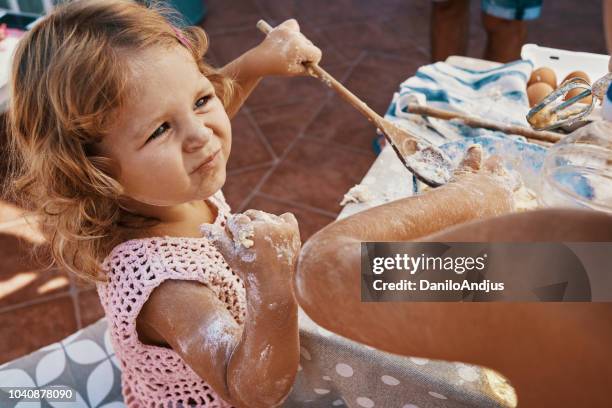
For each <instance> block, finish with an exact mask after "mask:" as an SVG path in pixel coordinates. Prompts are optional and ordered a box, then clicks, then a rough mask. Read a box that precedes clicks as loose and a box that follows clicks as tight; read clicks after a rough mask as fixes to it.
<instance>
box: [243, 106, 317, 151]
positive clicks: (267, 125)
mask: <svg viewBox="0 0 612 408" xmlns="http://www.w3.org/2000/svg"><path fill="white" fill-rule="evenodd" d="M320 108H321V106H320V103H319V102H318V101H317V100H314V99H309V100H306V99H304V100H300V101H298V102H294V103H289V104H287V105H282V106H278V107H264V108H261V109H258V110H254V111H253V112H252V115H253V118H254V119H255V122H257V125H258V126H259V129H260V130H261V132H262V133H263V135H264V137H265V138H266V139H267V140H268V142H269V143H270V145H271V146H272V148H273V149H274V152H275V153H276V155H277V156H279V157H280V156H281V155H282V154H283V153H284V152H285V150H286V149H287V147H288V146H289V145H290V143H291V142H292V141H293V140H295V139H296V138H297V137H298V136H299V135H300V134H301V133H302V131H303V130H304V128H305V127H306V126H307V125H308V124H309V123H310V122H311V121H312V119H313V118H314V116H315V114H316V113H317V112H318V111H319V109H320Z"/></svg>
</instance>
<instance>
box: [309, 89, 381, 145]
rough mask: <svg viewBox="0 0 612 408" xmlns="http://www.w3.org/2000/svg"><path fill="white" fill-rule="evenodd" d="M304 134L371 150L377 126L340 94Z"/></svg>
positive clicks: (325, 107)
mask: <svg viewBox="0 0 612 408" xmlns="http://www.w3.org/2000/svg"><path fill="white" fill-rule="evenodd" d="M381 113H382V112H381ZM304 136H305V137H306V138H317V139H323V140H326V141H329V142H333V143H334V144H337V145H340V146H350V147H352V148H355V149H361V150H363V151H364V152H371V151H372V141H373V140H374V138H375V137H376V128H375V127H374V126H372V124H371V123H370V122H368V120H367V119H366V118H364V117H363V116H362V115H361V114H360V113H359V112H357V111H356V110H355V109H354V108H352V107H351V106H350V105H348V104H347V103H346V102H344V100H342V99H341V98H340V97H339V96H336V95H334V96H333V97H332V98H331V99H330V100H329V101H328V102H327V103H326V104H325V105H324V106H323V109H321V111H320V112H319V113H318V114H317V116H316V117H315V118H314V119H313V120H312V121H311V122H310V124H309V125H308V127H307V128H306V129H305V130H304Z"/></svg>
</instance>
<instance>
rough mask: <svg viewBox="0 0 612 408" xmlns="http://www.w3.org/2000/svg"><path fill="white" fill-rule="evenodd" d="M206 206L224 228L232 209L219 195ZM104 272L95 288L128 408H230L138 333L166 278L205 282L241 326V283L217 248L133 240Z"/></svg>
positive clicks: (202, 242) (196, 241)
mask: <svg viewBox="0 0 612 408" xmlns="http://www.w3.org/2000/svg"><path fill="white" fill-rule="evenodd" d="M208 201H209V202H210V203H212V204H213V205H214V206H215V207H216V208H217V218H216V220H215V224H218V225H220V226H224V225H225V222H226V220H227V217H228V215H229V213H230V209H229V206H228V205H227V203H226V202H225V199H224V198H223V195H222V193H221V192H220V191H219V192H218V193H217V194H215V195H214V196H213V197H211V198H210V199H209V200H208ZM103 267H104V270H105V271H106V274H107V276H108V281H107V282H104V283H101V284H98V294H99V295H100V300H101V303H102V306H103V308H104V311H105V313H106V317H107V319H108V325H109V329H110V334H111V341H112V343H113V347H114V349H115V353H116V356H117V358H118V359H119V362H120V365H121V368H122V371H123V373H122V390H123V396H124V399H125V404H126V405H127V407H128V408H136V407H138V408H144V407H162V406H163V407H230V406H231V405H230V404H228V403H227V402H225V401H223V400H222V399H221V398H220V397H219V396H218V395H217V394H216V393H215V392H214V391H213V390H212V389H211V388H210V386H209V385H208V384H207V383H206V382H204V381H203V380H202V379H201V378H200V377H199V376H198V375H197V374H196V373H195V372H194V371H193V370H192V369H191V368H190V367H189V366H188V365H187V364H186V363H185V361H184V360H183V359H182V358H181V357H180V356H179V355H178V354H177V353H176V352H175V351H174V350H172V349H169V348H165V347H158V346H151V345H146V344H143V343H141V342H140V340H139V339H138V334H137V332H136V318H137V317H138V313H139V312H140V310H141V308H142V306H143V305H144V303H145V302H146V301H147V299H148V298H149V295H150V294H151V293H152V292H153V290H154V289H155V288H156V287H157V286H159V285H160V284H161V283H162V282H164V281H165V280H166V279H177V280H178V279H183V280H195V281H198V282H201V283H203V284H204V285H206V286H208V287H209V288H210V289H211V290H212V291H213V292H214V293H215V294H216V295H217V297H218V298H219V300H220V301H221V302H224V303H225V304H226V305H227V309H228V310H229V311H230V312H231V314H232V315H233V317H234V319H236V322H238V323H239V324H241V325H242V324H243V322H244V319H245V315H246V292H245V288H244V284H243V283H242V281H241V280H240V279H239V278H238V276H236V275H235V274H234V272H232V270H231V269H230V267H229V266H228V265H227V264H226V263H225V260H224V259H223V257H222V256H221V254H220V253H219V252H218V251H217V250H216V248H215V247H214V246H213V245H212V244H210V243H209V242H208V240H207V239H206V238H204V237H202V238H192V237H184V238H183V237H168V236H164V237H153V238H144V239H132V240H129V241H126V242H123V243H121V244H119V245H117V246H116V247H115V248H113V250H112V251H111V253H110V254H109V255H108V256H107V257H106V258H105V259H104V262H103Z"/></svg>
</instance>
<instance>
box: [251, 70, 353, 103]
mask: <svg viewBox="0 0 612 408" xmlns="http://www.w3.org/2000/svg"><path fill="white" fill-rule="evenodd" d="M325 69H326V70H327V72H329V74H330V75H333V76H334V77H335V78H337V79H338V80H339V81H340V80H341V79H342V78H343V77H344V75H345V73H346V72H347V71H348V69H349V66H348V65H347V64H341V65H334V66H330V67H327V66H326V67H325ZM330 92H331V91H330V89H329V88H328V87H327V86H326V85H325V84H323V83H321V82H320V81H319V80H317V79H315V78H310V77H266V78H264V79H263V80H262V81H261V82H260V83H259V85H258V86H257V88H255V90H254V91H253V93H252V94H251V95H250V96H249V98H248V99H247V102H246V104H247V106H249V107H250V108H252V109H259V108H262V107H266V106H279V105H284V104H287V103H291V102H297V101H308V102H310V103H317V102H322V101H323V100H325V98H326V96H327V95H329V94H330Z"/></svg>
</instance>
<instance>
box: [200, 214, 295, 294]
mask: <svg viewBox="0 0 612 408" xmlns="http://www.w3.org/2000/svg"><path fill="white" fill-rule="evenodd" d="M202 232H203V233H204V235H205V237H206V238H208V239H209V240H210V241H211V242H212V243H213V244H214V245H215V246H216V247H217V249H218V250H219V251H220V252H221V254H222V255H223V257H224V258H225V261H226V262H227V263H228V264H229V266H230V267H231V268H232V270H234V271H235V272H236V273H237V274H238V275H239V276H240V277H241V278H242V279H243V281H244V283H245V285H246V286H247V288H249V287H250V286H251V287H253V286H256V287H258V288H260V289H268V288H269V289H275V288H278V289H281V288H283V289H286V288H287V287H288V286H289V287H290V285H291V280H292V278H293V272H294V270H295V263H296V261H297V256H298V254H299V251H300V247H301V242H300V232H299V229H298V223H297V220H296V219H295V217H294V216H293V214H291V213H285V214H282V215H280V216H276V215H272V214H268V213H265V212H263V211H257V210H247V211H245V212H244V214H235V215H232V216H231V217H230V219H229V220H228V222H227V226H226V228H225V230H223V229H222V228H220V227H218V226H215V225H212V224H206V225H204V226H203V227H202Z"/></svg>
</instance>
